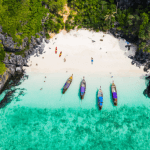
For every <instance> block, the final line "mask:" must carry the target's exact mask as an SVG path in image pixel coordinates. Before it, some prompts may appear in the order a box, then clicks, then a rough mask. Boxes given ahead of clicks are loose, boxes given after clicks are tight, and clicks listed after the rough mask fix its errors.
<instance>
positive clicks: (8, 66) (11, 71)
mask: <svg viewBox="0 0 150 150" xmlns="http://www.w3.org/2000/svg"><path fill="white" fill-rule="evenodd" d="M6 67H7V68H9V70H10V74H11V75H12V76H14V75H15V72H16V65H12V64H7V65H6Z"/></svg>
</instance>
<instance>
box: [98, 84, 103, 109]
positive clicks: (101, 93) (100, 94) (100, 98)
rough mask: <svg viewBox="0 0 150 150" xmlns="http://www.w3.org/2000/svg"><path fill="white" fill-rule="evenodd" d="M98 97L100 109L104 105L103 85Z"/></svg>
mask: <svg viewBox="0 0 150 150" xmlns="http://www.w3.org/2000/svg"><path fill="white" fill-rule="evenodd" d="M97 97H98V107H99V110H101V109H102V107H103V92H102V90H101V86H100V89H99V91H98V95H97Z"/></svg>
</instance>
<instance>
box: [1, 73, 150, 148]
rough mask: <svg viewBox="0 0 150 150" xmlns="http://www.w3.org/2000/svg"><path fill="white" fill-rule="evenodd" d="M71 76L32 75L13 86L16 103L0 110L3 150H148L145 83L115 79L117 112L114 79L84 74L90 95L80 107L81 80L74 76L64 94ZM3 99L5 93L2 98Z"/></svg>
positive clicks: (149, 119) (136, 79)
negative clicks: (100, 92) (99, 104)
mask: <svg viewBox="0 0 150 150" xmlns="http://www.w3.org/2000/svg"><path fill="white" fill-rule="evenodd" d="M45 76H46V77H47V78H46V79H45V78H44V77H45ZM69 76H70V74H69V73H66V74H35V73H32V74H29V79H28V80H25V81H23V82H22V84H20V85H18V86H16V87H12V89H16V91H15V93H14V94H13V96H12V97H10V99H11V98H12V101H11V102H10V103H9V104H8V105H7V106H5V107H4V108H1V109H0V139H1V142H0V149H2V150H3V149H4V150H5V149H9V150H11V149H12V150H14V149H16V150H20V149H24V150H26V149H35V150H36V149H39V150H41V149H42V150H43V149H50V150H53V149H54V150H55V149H61V150H70V149H72V150H78V149H79V150H80V149H81V150H88V149H93V150H99V149H115V150H116V149H117V150H120V149H127V150H130V149H141V150H149V149H150V144H149V141H150V129H149V126H150V125H149V124H150V116H149V114H150V109H149V107H150V99H148V98H146V97H144V96H143V91H144V89H145V88H146V82H145V80H143V79H140V78H139V77H115V78H114V79H113V80H114V81H115V84H116V86H117V91H118V106H117V107H114V106H113V103H112V99H111V93H110V84H111V82H112V78H110V77H103V78H101V77H96V76H95V77H94V76H90V75H89V76H88V75H86V76H85V79H86V82H87V90H86V95H85V98H84V100H83V101H82V103H81V101H80V98H79V86H80V82H81V80H82V77H81V76H80V75H77V74H74V79H73V82H72V84H71V86H70V88H69V89H68V91H67V92H66V94H65V95H63V96H62V94H61V90H62V87H63V85H64V83H65V81H66V80H67V78H68V77H69ZM44 81H46V82H44ZM99 86H101V87H102V90H103V93H104V103H103V109H102V111H99V110H98V109H97V105H96V100H97V98H96V96H97V90H98V88H99ZM40 88H43V89H42V90H40ZM4 96H5V91H4V92H3V93H2V95H1V97H0V99H2V98H3V97H4Z"/></svg>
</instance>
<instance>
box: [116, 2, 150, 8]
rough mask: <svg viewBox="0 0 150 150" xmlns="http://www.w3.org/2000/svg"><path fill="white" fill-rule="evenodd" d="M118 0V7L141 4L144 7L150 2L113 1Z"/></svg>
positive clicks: (135, 6)
mask: <svg viewBox="0 0 150 150" xmlns="http://www.w3.org/2000/svg"><path fill="white" fill-rule="evenodd" d="M117 2H118V8H120V9H128V8H129V7H132V8H137V6H138V5H142V6H144V7H146V6H147V5H148V4H150V0H145V1H142V0H115V3H116V4H117Z"/></svg>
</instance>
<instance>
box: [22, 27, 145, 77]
mask: <svg viewBox="0 0 150 150" xmlns="http://www.w3.org/2000/svg"><path fill="white" fill-rule="evenodd" d="M103 35H104V37H103ZM55 38H57V39H55ZM100 39H103V41H100ZM92 40H94V41H95V42H92ZM125 45H127V44H126V43H125V40H123V39H120V40H119V39H117V38H115V37H114V36H113V35H111V34H104V33H103V32H93V31H88V30H86V29H80V30H78V31H77V30H71V31H70V32H69V33H66V34H65V35H64V34H63V31H61V32H60V33H59V34H57V35H56V36H54V37H53V38H52V39H50V42H49V43H48V44H46V43H45V49H44V51H45V53H44V54H42V55H40V56H39V57H34V56H31V57H30V61H29V62H28V65H29V66H30V65H31V64H32V65H31V66H30V67H24V69H25V70H26V72H40V73H67V74H68V75H71V74H72V73H73V74H74V73H77V74H81V75H83V76H84V75H86V74H89V75H99V76H111V75H112V76H135V75H136V76H137V75H138V76H140V75H142V74H144V71H143V67H141V68H139V67H136V66H135V65H131V61H132V60H131V59H130V58H128V56H129V55H134V54H135V50H136V46H135V45H132V46H131V48H130V50H129V51H128V48H126V47H125ZM55 47H57V54H55ZM100 48H101V49H100ZM60 51H62V56H61V57H59V53H60ZM43 57H44V58H43ZM91 57H93V60H94V61H93V64H91ZM64 58H66V62H64ZM36 64H38V65H36Z"/></svg>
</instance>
